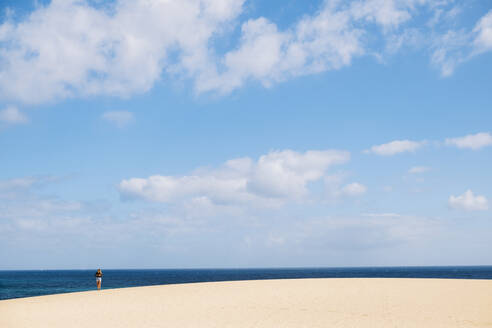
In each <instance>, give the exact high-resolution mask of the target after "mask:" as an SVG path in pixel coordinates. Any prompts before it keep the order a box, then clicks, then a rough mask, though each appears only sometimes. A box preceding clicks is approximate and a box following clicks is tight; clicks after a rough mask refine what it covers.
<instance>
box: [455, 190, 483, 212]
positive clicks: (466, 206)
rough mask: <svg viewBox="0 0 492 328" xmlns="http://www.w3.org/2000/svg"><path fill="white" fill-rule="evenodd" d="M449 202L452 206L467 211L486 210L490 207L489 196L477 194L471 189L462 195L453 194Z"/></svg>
mask: <svg viewBox="0 0 492 328" xmlns="http://www.w3.org/2000/svg"><path fill="white" fill-rule="evenodd" d="M448 204H449V207H451V208H454V209H462V210H467V211H485V210H488V208H489V204H488V201H487V198H485V197H484V196H480V195H476V196H475V195H474V194H473V192H472V191H471V190H467V191H466V192H465V193H464V194H462V195H460V196H454V195H451V196H450V197H449V200H448Z"/></svg>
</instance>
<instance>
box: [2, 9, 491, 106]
mask: <svg viewBox="0 0 492 328" xmlns="http://www.w3.org/2000/svg"><path fill="white" fill-rule="evenodd" d="M244 2H245V0H180V1H176V0H173V1H159V0H135V1H128V0H116V1H115V2H114V3H112V4H111V5H108V6H102V7H98V8H96V7H93V6H91V5H90V2H88V1H85V0H78V1H75V0H68V1H65V0H53V1H52V2H50V3H49V4H48V5H46V6H39V7H37V9H35V10H34V11H33V12H32V13H31V14H30V15H28V16H26V17H24V18H22V19H21V20H20V21H15V20H14V19H13V18H12V17H11V16H12V15H10V16H8V17H7V19H6V20H5V21H4V23H3V24H1V25H0V42H1V44H2V47H1V51H0V61H1V62H2V68H1V70H0V73H1V74H0V97H1V98H2V99H9V100H13V101H18V102H23V103H43V102H48V101H53V100H59V99H64V98H70V97H84V96H92V95H111V96H121V97H128V96H131V95H132V94H135V93H143V92H146V91H148V90H149V89H150V88H151V87H152V86H153V85H154V84H155V83H156V82H157V81H158V80H159V79H160V78H161V77H162V75H163V74H167V75H170V76H171V77H173V78H177V79H190V80H192V81H193V84H194V87H195V90H196V91H197V92H207V91H212V92H219V93H227V92H231V91H233V90H235V89H237V88H239V87H241V86H243V85H244V84H245V83H246V82H248V81H250V80H251V81H259V82H260V83H262V84H263V85H264V86H267V87H268V86H270V85H272V84H273V83H277V82H280V81H284V80H286V79H289V78H293V77H296V76H301V75H309V74H316V73H320V72H325V71H329V70H336V69H340V68H342V67H346V66H348V65H350V64H351V63H352V61H353V59H354V58H357V57H359V56H362V55H371V56H372V55H376V56H377V55H378V53H379V52H380V51H379V50H378V49H377V48H378V46H375V44H378V43H379V44H380V42H375V43H374V44H372V43H370V42H369V40H379V39H381V40H382V41H383V43H384V42H385V41H388V40H390V43H394V44H393V45H392V46H390V48H391V49H393V51H395V49H399V48H401V47H402V46H404V44H407V43H420V42H421V41H419V40H421V38H418V37H417V38H416V36H417V34H416V33H408V32H409V31H410V30H409V29H408V28H403V29H400V28H401V26H403V25H404V24H407V23H409V22H410V21H411V20H412V18H414V17H415V16H417V15H419V14H422V12H423V13H424V14H425V12H426V11H427V10H422V11H421V10H420V9H422V8H427V9H429V10H428V11H430V12H431V13H432V12H433V11H434V10H442V9H440V8H441V7H445V6H446V5H447V3H446V2H442V1H437V0H365V1H362V0H355V1H349V2H342V1H324V2H323V4H322V5H321V7H320V8H319V10H318V11H317V12H316V13H315V14H313V15H306V16H303V18H302V19H300V20H299V21H297V22H294V23H292V24H291V25H290V26H287V27H286V28H284V29H281V28H279V26H277V25H276V24H275V23H274V22H272V21H270V20H268V19H267V18H265V17H256V18H251V19H248V20H247V21H245V22H241V21H240V17H243V16H241V14H242V13H243V11H244V9H243V3H244ZM487 17H488V16H487ZM487 17H484V18H483V19H482V20H481V22H480V23H479V24H478V25H477V28H476V33H477V35H478V36H477V40H478V41H477V44H481V45H484V44H488V43H487V42H488V40H489V38H488V35H489V32H488V26H489V25H488V24H489V23H488V22H489V19H488V18H487ZM370 24H373V25H375V27H376V28H374V26H371V25H370ZM236 25H239V26H241V33H240V39H239V40H238V42H231V44H237V47H235V48H234V49H228V50H225V51H222V50H219V49H216V47H215V44H216V43H215V42H214V41H215V40H216V39H217V38H218V37H222V36H226V37H234V36H235V35H236V34H235V33H231V32H232V31H233V28H234V26H236ZM414 31H416V29H414ZM452 39H453V38H451V37H449V38H447V39H446V40H445V41H443V45H441V46H439V47H436V48H438V49H436V51H435V56H434V59H433V60H434V61H435V62H436V63H438V64H439V65H441V66H443V67H446V66H453V65H454V63H455V62H456V60H451V59H449V60H448V59H446V58H448V57H449V56H448V55H447V54H448V51H447V50H446V49H449V47H446V46H444V44H449V43H450V42H451V41H450V40H452ZM391 40H393V41H391ZM233 41H236V40H233ZM395 42H396V43H395ZM439 49H441V50H439ZM453 58H454V57H453ZM450 63H453V64H450ZM453 67H454V66H453ZM444 70H445V71H452V67H451V68H446V69H444Z"/></svg>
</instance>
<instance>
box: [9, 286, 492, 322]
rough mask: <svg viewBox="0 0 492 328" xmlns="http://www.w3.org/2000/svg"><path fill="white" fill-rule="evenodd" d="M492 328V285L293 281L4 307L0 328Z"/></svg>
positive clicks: (33, 300)
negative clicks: (97, 327) (96, 327)
mask: <svg viewBox="0 0 492 328" xmlns="http://www.w3.org/2000/svg"><path fill="white" fill-rule="evenodd" d="M96 325H97V326H99V327H101V326H102V327H432V328H438V327H443V328H444V327H446V328H451V327H492V281H488V280H451V279H374V278H373V279H296V280H262V281H236V282H214V283H195V284H181V285H164V286H150V287H137V288H123V289H112V290H102V291H100V292H98V291H90V292H81V293H70V294H59V295H50V296H41V297H30V298H23V299H13V300H5V301H0V327H2V328H7V327H30V328H33V327H50V328H57V327H63V328H67V327H92V326H96Z"/></svg>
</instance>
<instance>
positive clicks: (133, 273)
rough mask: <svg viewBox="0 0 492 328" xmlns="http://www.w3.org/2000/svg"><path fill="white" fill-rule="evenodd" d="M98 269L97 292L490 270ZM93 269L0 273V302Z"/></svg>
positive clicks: (80, 285) (87, 277)
mask: <svg viewBox="0 0 492 328" xmlns="http://www.w3.org/2000/svg"><path fill="white" fill-rule="evenodd" d="M102 270H103V274H104V277H103V281H102V282H103V284H102V286H103V289H109V288H123V287H136V286H151V285H166V284H180V283H193V282H208V281H232V280H258V279H294V278H445V279H492V266H446V267H363V268H275V269H267V268H265V269H152V270H105V269H104V268H102ZM95 271H96V270H95V269H94V270H36V271H34V270H33V271H0V300H5V299H12V298H19V297H30V296H39V295H49V294H60V293H70V292H79V291H87V290H94V289H96V281H95V278H94V273H95Z"/></svg>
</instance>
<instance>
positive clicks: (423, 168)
mask: <svg viewBox="0 0 492 328" xmlns="http://www.w3.org/2000/svg"><path fill="white" fill-rule="evenodd" d="M427 171H430V167H427V166H414V167H412V168H410V169H409V170H408V173H411V174H419V173H425V172H427Z"/></svg>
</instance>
